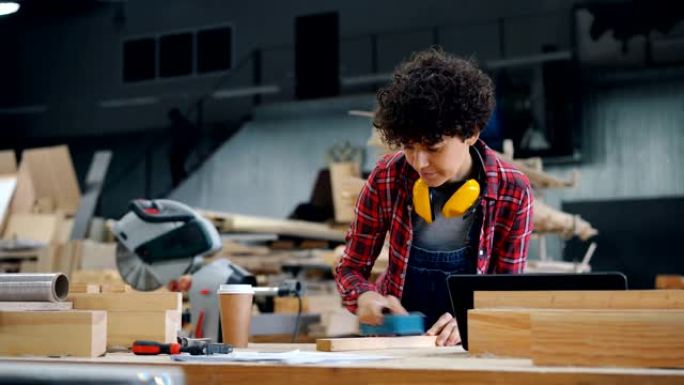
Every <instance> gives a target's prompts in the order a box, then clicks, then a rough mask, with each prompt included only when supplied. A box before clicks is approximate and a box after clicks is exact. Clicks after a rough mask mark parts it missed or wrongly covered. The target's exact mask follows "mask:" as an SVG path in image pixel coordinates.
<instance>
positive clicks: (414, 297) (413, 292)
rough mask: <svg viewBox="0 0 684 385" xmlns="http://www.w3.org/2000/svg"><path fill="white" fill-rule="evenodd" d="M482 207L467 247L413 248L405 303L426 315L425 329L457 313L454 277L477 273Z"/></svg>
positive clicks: (404, 298) (406, 282) (405, 291)
mask: <svg viewBox="0 0 684 385" xmlns="http://www.w3.org/2000/svg"><path fill="white" fill-rule="evenodd" d="M481 211H482V210H481V207H476V209H475V210H474V212H473V213H472V214H471V215H475V216H476V217H475V219H474V221H473V222H472V225H471V227H470V230H469V231H468V235H467V238H466V242H465V246H463V247H461V248H459V249H456V250H451V251H431V250H425V249H423V248H420V247H418V246H415V245H411V250H410V254H409V259H408V266H407V268H406V278H405V281H404V290H403V295H402V299H401V303H402V305H403V306H404V308H406V310H408V311H412V312H413V311H419V312H422V313H423V314H425V328H426V329H428V328H430V327H431V326H432V325H433V324H434V323H435V322H436V321H437V320H438V319H439V317H441V316H442V314H444V313H446V312H449V313H452V314H453V309H452V306H451V298H450V295H449V289H448V287H447V277H448V276H449V275H450V274H474V273H475V271H476V269H475V264H476V261H477V250H478V246H479V241H480V228H481V227H482V218H481V217H482V214H481Z"/></svg>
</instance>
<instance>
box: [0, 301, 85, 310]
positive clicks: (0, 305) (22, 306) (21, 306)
mask: <svg viewBox="0 0 684 385" xmlns="http://www.w3.org/2000/svg"><path fill="white" fill-rule="evenodd" d="M71 309H73V304H72V303H71V302H0V311H55V310H71Z"/></svg>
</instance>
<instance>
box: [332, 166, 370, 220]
mask: <svg viewBox="0 0 684 385" xmlns="http://www.w3.org/2000/svg"><path fill="white" fill-rule="evenodd" d="M329 168H330V188H331V190H332V197H333V206H334V208H335V222H337V223H349V222H351V221H353V220H354V216H355V214H354V203H355V202H356V198H357V197H358V195H359V194H358V192H357V193H356V195H355V196H349V194H346V193H345V184H346V183H347V179H358V178H359V177H360V176H361V170H360V167H359V164H358V163H355V162H337V163H331V164H330V167H329ZM363 182H364V181H362V183H363ZM362 186H363V184H362ZM352 195H353V194H352Z"/></svg>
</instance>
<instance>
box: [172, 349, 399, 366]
mask: <svg viewBox="0 0 684 385" xmlns="http://www.w3.org/2000/svg"><path fill="white" fill-rule="evenodd" d="M390 358H393V357H392V356H380V355H370V354H353V353H329V352H302V351H299V350H291V351H288V352H278V353H269V352H263V353H262V352H232V353H230V354H213V355H210V356H191V355H188V354H180V355H173V356H171V359H172V360H174V361H182V362H274V363H281V364H286V365H298V364H319V363H337V362H354V361H374V360H386V359H390Z"/></svg>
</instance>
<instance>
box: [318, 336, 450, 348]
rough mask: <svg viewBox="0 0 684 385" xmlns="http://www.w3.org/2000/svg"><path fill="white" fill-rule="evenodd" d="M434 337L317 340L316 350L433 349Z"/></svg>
mask: <svg viewBox="0 0 684 385" xmlns="http://www.w3.org/2000/svg"><path fill="white" fill-rule="evenodd" d="M436 339H437V337H435V336H408V337H361V338H319V339H317V340H316V350H318V351H322V352H344V351H351V350H378V349H405V348H426V347H434V346H435V340H436Z"/></svg>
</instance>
